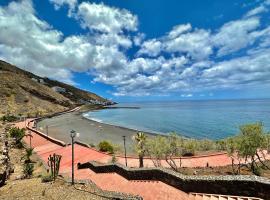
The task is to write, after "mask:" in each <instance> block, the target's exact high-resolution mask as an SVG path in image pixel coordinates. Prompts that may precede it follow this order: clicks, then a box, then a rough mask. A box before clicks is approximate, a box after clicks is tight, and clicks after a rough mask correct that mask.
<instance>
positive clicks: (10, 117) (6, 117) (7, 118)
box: [0, 115, 19, 122]
mask: <svg viewBox="0 0 270 200" xmlns="http://www.w3.org/2000/svg"><path fill="white" fill-rule="evenodd" d="M18 119H19V118H18V117H16V116H14V115H4V116H3V117H1V118H0V120H1V121H5V122H15V121H17V120H18Z"/></svg>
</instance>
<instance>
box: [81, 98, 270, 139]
mask: <svg viewBox="0 0 270 200" xmlns="http://www.w3.org/2000/svg"><path fill="white" fill-rule="evenodd" d="M116 107H139V108H138V109H136V108H134V109H131V108H117V109H104V110H99V111H94V112H88V113H85V114H84V117H86V118H89V119H92V120H96V121H99V122H103V123H107V124H112V125H117V126H122V127H126V128H131V129H136V130H141V131H146V132H154V133H160V134H168V133H170V132H176V133H177V134H180V135H183V136H186V137H192V138H198V139H202V138H209V139H221V138H225V137H228V136H232V135H235V134H238V133H239V127H240V126H241V125H243V124H247V123H254V122H262V123H263V124H264V128H265V131H269V130H270V99H263V100H261V99H260V100H207V101H206V100H203V101H176V102H141V103H120V104H118V105H116Z"/></svg>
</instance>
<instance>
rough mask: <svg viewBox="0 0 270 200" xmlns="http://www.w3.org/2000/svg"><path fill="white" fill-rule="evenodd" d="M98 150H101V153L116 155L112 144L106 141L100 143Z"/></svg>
mask: <svg viewBox="0 0 270 200" xmlns="http://www.w3.org/2000/svg"><path fill="white" fill-rule="evenodd" d="M98 148H99V150H100V151H103V152H109V153H111V154H113V153H114V148H113V145H112V144H111V143H110V142H108V141H106V140H104V141H102V142H100V143H99V144H98Z"/></svg>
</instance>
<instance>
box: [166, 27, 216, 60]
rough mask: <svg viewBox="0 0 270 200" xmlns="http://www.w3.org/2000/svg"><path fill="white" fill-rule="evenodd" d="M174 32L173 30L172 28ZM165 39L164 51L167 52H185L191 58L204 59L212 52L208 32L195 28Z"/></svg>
mask: <svg viewBox="0 0 270 200" xmlns="http://www.w3.org/2000/svg"><path fill="white" fill-rule="evenodd" d="M173 32H174V30H173ZM170 35H171V32H170V33H169V37H168V40H167V39H165V44H164V46H165V51H168V52H169V53H187V55H188V56H189V57H191V58H193V59H198V60H201V59H205V58H207V57H208V56H209V55H210V54H212V47H211V43H210V41H211V40H210V39H211V38H210V32H209V31H206V30H203V29H196V30H194V31H193V32H188V33H184V34H180V35H178V36H177V37H175V38H172V39H171V37H170Z"/></svg>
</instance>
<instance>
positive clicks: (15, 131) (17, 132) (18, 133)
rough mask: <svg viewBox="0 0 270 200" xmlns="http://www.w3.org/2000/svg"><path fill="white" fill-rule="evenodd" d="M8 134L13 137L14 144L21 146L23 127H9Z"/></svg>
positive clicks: (23, 134)
mask: <svg viewBox="0 0 270 200" xmlns="http://www.w3.org/2000/svg"><path fill="white" fill-rule="evenodd" d="M9 136H10V137H12V138H15V140H16V145H17V146H20V147H21V146H22V143H21V140H22V139H23V137H24V136H25V129H24V128H22V129H20V128H17V127H15V128H11V129H10V130H9Z"/></svg>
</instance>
